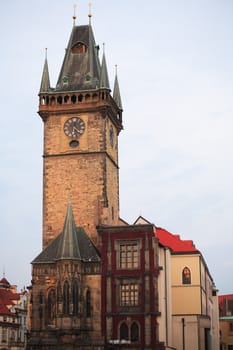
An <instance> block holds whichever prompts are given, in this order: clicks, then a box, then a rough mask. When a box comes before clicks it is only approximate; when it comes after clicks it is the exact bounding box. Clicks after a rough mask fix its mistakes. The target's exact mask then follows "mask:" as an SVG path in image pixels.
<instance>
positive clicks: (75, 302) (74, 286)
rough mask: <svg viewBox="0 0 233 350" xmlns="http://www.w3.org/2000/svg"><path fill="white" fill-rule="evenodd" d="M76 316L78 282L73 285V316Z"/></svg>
mask: <svg viewBox="0 0 233 350" xmlns="http://www.w3.org/2000/svg"><path fill="white" fill-rule="evenodd" d="M77 314H78V282H77V280H75V281H74V283H73V315H77Z"/></svg>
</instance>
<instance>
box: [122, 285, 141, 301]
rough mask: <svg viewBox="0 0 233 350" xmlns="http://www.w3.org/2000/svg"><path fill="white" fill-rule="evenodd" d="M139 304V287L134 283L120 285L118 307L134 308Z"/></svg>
mask: <svg viewBox="0 0 233 350" xmlns="http://www.w3.org/2000/svg"><path fill="white" fill-rule="evenodd" d="M138 304H139V286H138V284H136V283H131V284H121V286H120V305H121V306H135V305H138Z"/></svg>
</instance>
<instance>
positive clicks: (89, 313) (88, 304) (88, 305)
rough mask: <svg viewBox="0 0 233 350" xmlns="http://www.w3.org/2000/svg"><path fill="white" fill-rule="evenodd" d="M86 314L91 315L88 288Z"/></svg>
mask: <svg viewBox="0 0 233 350" xmlns="http://www.w3.org/2000/svg"><path fill="white" fill-rule="evenodd" d="M86 315H87V317H90V316H91V292H90V291H89V290H88V291H87V292H86Z"/></svg>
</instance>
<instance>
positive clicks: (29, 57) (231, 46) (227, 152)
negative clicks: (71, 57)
mask: <svg viewBox="0 0 233 350" xmlns="http://www.w3.org/2000/svg"><path fill="white" fill-rule="evenodd" d="M73 3H74V1H69V0H59V1H57V0H56V1H55V0H49V1H48V0H37V1H34V0H30V1H29V0H28V1H27V0H21V1H4V2H2V4H1V12H0V42H1V56H0V62H1V64H0V77H1V83H0V108H1V116H0V120H1V127H0V142H1V147H0V157H1V158H0V159H1V174H0V194H1V196H0V203H1V210H0V223H1V231H0V247H1V253H0V269H1V270H0V277H1V275H2V274H3V272H4V271H5V273H6V277H7V278H8V280H9V281H10V282H11V283H12V284H17V285H18V287H19V288H22V287H23V286H27V285H29V284H30V280H31V266H30V262H31V261H32V260H33V259H34V258H35V257H36V256H37V255H38V253H40V251H41V241H42V228H41V223H42V215H41V212H42V153H43V125H42V121H41V119H40V118H39V116H38V115H37V110H38V96H37V94H38V91H39V87H40V81H41V75H42V69H43V64H44V57H45V48H46V47H47V48H48V63H49V70H50V80H51V85H52V86H55V85H56V81H57V78H58V73H59V70H60V67H61V64H62V61H63V56H64V52H65V47H66V45H67V43H68V39H69V36H70V33H71V29H72V15H73ZM77 4H78V7H77V16H78V19H77V24H88V17H87V14H88V1H83V0H82V1H79V2H78V3H77ZM92 13H93V17H92V26H93V30H94V34H95V39H96V42H97V43H98V44H99V45H100V47H101V55H102V43H105V54H106V60H107V65H108V71H109V77H110V80H111V86H112V87H113V80H114V72H115V67H114V66H115V64H117V65H118V78H119V83H120V89H121V97H122V103H123V108H124V114H123V122H124V130H123V131H122V132H121V134H120V136H119V162H120V207H121V217H122V218H123V219H124V220H126V221H127V222H128V223H130V224H132V223H133V222H134V221H135V219H136V218H137V217H138V216H139V215H142V216H143V217H145V218H146V219H148V220H149V221H151V222H152V223H154V224H155V225H156V226H159V227H163V228H165V229H167V230H169V231H170V232H172V233H175V234H180V236H181V238H182V239H192V240H193V241H194V243H195V245H196V247H197V248H198V249H199V250H200V251H201V252H202V254H203V256H204V258H205V261H206V262H207V265H208V267H209V270H210V273H211V275H212V277H213V279H214V281H215V283H216V286H217V288H218V289H219V293H220V294H227V293H233V276H232V275H233V273H232V270H233V253H232V250H233V151H232V150H233V21H232V18H233V2H232V0H218V1H217V0H189V1H187V0H170V1H167V0H149V1H143V2H142V1H138V0H132V1H131V0H117V1H116V0H108V1H106V0H93V1H92Z"/></svg>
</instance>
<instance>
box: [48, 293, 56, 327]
mask: <svg viewBox="0 0 233 350" xmlns="http://www.w3.org/2000/svg"><path fill="white" fill-rule="evenodd" d="M55 309H56V297H55V290H54V289H51V290H50V291H49V293H48V319H49V322H52V321H53V320H54V318H55Z"/></svg>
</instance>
